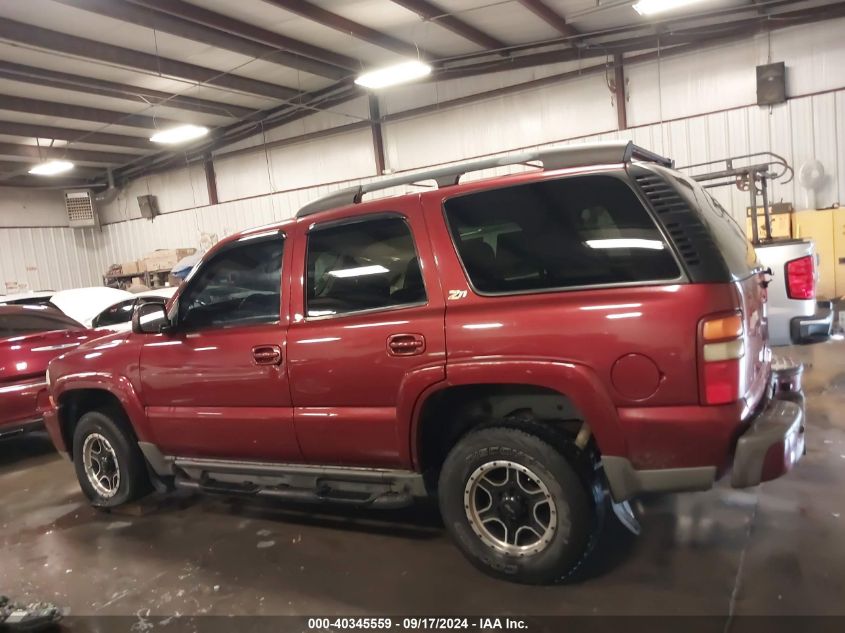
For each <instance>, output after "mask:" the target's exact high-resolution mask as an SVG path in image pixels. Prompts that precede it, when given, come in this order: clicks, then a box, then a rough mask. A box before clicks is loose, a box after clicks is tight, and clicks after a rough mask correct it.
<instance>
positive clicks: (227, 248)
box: [165, 230, 288, 333]
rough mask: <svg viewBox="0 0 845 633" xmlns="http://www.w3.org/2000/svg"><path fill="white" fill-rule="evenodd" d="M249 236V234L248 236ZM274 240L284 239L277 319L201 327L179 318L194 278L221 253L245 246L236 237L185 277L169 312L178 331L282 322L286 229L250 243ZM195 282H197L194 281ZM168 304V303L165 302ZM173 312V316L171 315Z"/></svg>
mask: <svg viewBox="0 0 845 633" xmlns="http://www.w3.org/2000/svg"><path fill="white" fill-rule="evenodd" d="M246 237H249V236H246ZM273 240H281V241H282V257H281V262H280V264H279V314H278V317H277V318H276V320H275V321H268V322H263V323H250V324H245V325H230V326H226V325H222V326H208V327H201V328H186V327H185V326H184V325H183V324H182V323H181V320H180V319H179V306H180V304H181V302H182V298H183V297H184V296H185V293H186V292H188V291H189V290H190V289H191V285H192V284H191V282H192V280H195V279H198V278H199V277H200V275H201V274H202V272H203V271H205V269H206V268H208V266H210V265H211V264H212V263H213V262H214V260H216V259H217V258H218V257H220V256H221V255H223V254H225V253H227V252H229V251H230V250H232V249H233V248H237V247H238V246H243V245H244V242H242V241H241V240H240V239H234V240H232V241H230V242H227V243H226V244H224V245H223V246H221V247H220V248H219V249H217V250H215V251H213V252H212V254H211V257H208V258H206V257H203V258H202V260H200V262H199V263H198V264H197V265H196V266H194V268H193V270H191V274H190V275H189V276H188V278H187V279H185V281H184V284H185V286H184V287H183V288H182V289H181V290H180V292H179V294H178V295H177V296H176V298H175V299H174V300H173V303H172V304H171V306H170V311H169V312H168V314H167V317H168V319H169V320H170V321H171V322H172V323H173V324H174V326H175V327H176V331H177V332H185V333H194V332H208V331H213V330H229V329H232V328H237V327H243V328H247V327H258V326H262V325H279V324H280V323H282V320H283V317H282V307H283V301H282V299H283V296H282V295H283V293H284V287H285V283H284V282H285V252H286V250H287V247H288V238H287V235H286V234H285V232H284V231H282V230H279V231H274V232H272V233H269V234H267V235H266V236H264V235H262V236H261V237H259V238H255V239H254V241H250V242H249V245H250V246H254V245H256V244H263V243H264V242H270V241H273ZM193 283H197V282H196V281H194V282H193ZM165 305H166V303H165ZM171 313H172V316H171Z"/></svg>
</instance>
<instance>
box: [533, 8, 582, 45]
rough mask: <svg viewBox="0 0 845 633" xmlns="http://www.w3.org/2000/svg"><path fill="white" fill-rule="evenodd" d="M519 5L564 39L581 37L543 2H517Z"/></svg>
mask: <svg viewBox="0 0 845 633" xmlns="http://www.w3.org/2000/svg"><path fill="white" fill-rule="evenodd" d="M519 3H520V4H521V5H522V6H524V7H525V8H526V9H528V10H529V11H531V12H532V13H533V14H534V15H536V16H537V17H538V18H540V19H541V20H543V21H544V22H545V23H546V24H548V25H549V26H551V27H552V28H554V29H555V30H556V31H557V32H558V33H560V34H561V35H563V36H565V37H578V36H579V35H581V33H580V32H579V31H578V29H576V28H575V27H574V26H572V25H571V24H568V23H567V22H566V19H565V18H564V17H563V16H562V15H560V14H558V12H557V11H555V10H554V9H552V8H551V7H550V6H549V5H547V4H546V3H545V2H543V0H519Z"/></svg>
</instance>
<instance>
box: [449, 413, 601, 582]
mask: <svg viewBox="0 0 845 633" xmlns="http://www.w3.org/2000/svg"><path fill="white" fill-rule="evenodd" d="M438 488H439V500H440V511H441V514H442V516H443V521H444V523H445V524H446V527H447V528H448V529H449V531H450V532H451V534H452V536H453V538H454V539H455V541H456V542H457V544H458V547H459V548H460V549H461V550H462V552H463V553H464V555H465V556H466V557H467V558H468V559H469V560H470V562H471V563H472V564H473V565H475V566H476V567H478V568H479V569H481V570H482V571H484V572H485V573H487V574H489V575H491V576H495V577H498V578H502V579H506V580H510V581H512V582H520V583H526V584H550V583H556V582H562V581H563V580H565V579H567V578H568V577H569V576H570V575H571V574H572V573H573V572H574V571H575V570H576V569H577V568H578V567H579V566H580V564H581V562H582V561H583V560H584V558H585V557H586V555H587V554H588V553H589V549H590V546H591V544H592V543H593V542H594V538H593V537H594V536H595V533H596V532H597V531H598V521H597V515H596V508H595V504H594V501H593V497H592V495H591V493H590V491H589V489H588V487H587V486H586V485H585V483H584V482H582V480H581V478H579V476H578V474H577V473H576V472H575V470H574V469H573V468H572V466H570V464H569V463H568V462H567V460H566V458H565V457H564V456H563V455H562V454H561V453H560V452H559V451H557V450H556V449H555V448H554V447H552V446H551V445H550V444H548V443H546V442H544V441H543V440H541V439H540V438H538V437H536V436H535V435H532V434H530V433H526V432H525V431H521V430H518V429H514V428H505V427H492V428H484V429H479V430H477V431H471V432H470V433H469V434H467V435H466V436H465V437H464V438H463V439H461V440H460V441H459V442H458V443H457V444H456V445H455V446H454V447H453V448H452V450H451V452H450V453H449V455H448V456H447V458H446V461H445V463H444V464H443V468H442V470H441V471H440V479H439V484H438Z"/></svg>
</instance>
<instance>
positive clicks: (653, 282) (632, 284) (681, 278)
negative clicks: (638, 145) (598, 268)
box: [440, 172, 688, 298]
mask: <svg viewBox="0 0 845 633" xmlns="http://www.w3.org/2000/svg"><path fill="white" fill-rule="evenodd" d="M594 176H609V177H611V178H616V179H617V180H620V181H622V183H623V184H624V185H625V186H626V187H628V189H629V190H630V191H631V193H633V194H634V197H635V198H636V199H637V201H638V202H639V203H640V206H642V208H643V210H644V211H645V212H646V214H647V215H648V217H649V219H651V221H652V222H653V223H654V226H655V228H656V229H657V230H658V232H659V233H660V236H661V237H662V238H663V241H664V243H665V244H666V246H667V250H668V251H669V253H670V254H671V255H672V259H673V260H674V261H675V264H676V265H677V267H678V271H679V272H680V274H679V275H678V276H677V277H674V278H672V279H649V280H646V281H620V282H610V283H605V284H579V285H573V286H554V287H549V288H527V289H525V290H502V291H493V292H488V291H484V290H479V289H478V288H476V287H475V283H473V281H472V277H471V276H470V274H469V271H467V269H466V265H465V264H464V259H463V257H461V253H460V251H459V250H458V244H457V242H456V241H455V233H454V231H452V224H451V222H450V221H449V215H448V213H447V212H446V203H447V202H448V201H449V200H455V199H457V198H462V197H464V196H470V195H473V194H476V193H482V192H487V191H498V190H500V189H509V188H511V187H518V186H527V185H531V184H535V183H538V182H549V181H557V180H569V179H572V178H591V177H594ZM440 211H441V213H442V214H443V221H444V222H445V223H446V232H447V233H448V234H449V240H450V241H451V242H452V248H453V249H454V251H455V257H456V258H457V260H458V264H459V265H460V267H461V270H462V271H463V273H464V279H466V282H467V286H469V289H470V290H472V292H473V294H475V295H477V296H479V297H491V298H492V297H511V296H520V295H539V294H550V293H559V292H579V291H581V290H603V289H606V288H637V287H641V286H672V285H676V284H681V283H686V282H687V281H688V277H687V274H686V269H685V268H684V266H683V264H682V263H681V261H680V260H679V258H678V253H677V252H676V250H675V245H674V243H673V242H672V240H671V239H670V238H669V235H667V233H666V231H665V229H664V227H663V225H662V224H661V223H660V222H659V221H658V219H657V217H655V214H654V211H653V210H652V209H651V205H650V204H648V203H647V201H645V200H643V198H642V197H641V196H640V192H639V191H637V190H636V189H635V188H634V187H633V186H632V184H631V182H629V180H628V178H627V173H625V172H622V174H620V173H619V172H616V173H614V172H601V173H587V174H585V173H578V174H567V175H565V176H560V177H557V178H548V179H543V180H532V181H529V182H521V183H518V184H516V185H501V186H498V187H489V188H484V189H474V190H472V191H467V192H464V193H459V194H456V195H453V196H448V197H445V198H443V200H442V201H441V203H440Z"/></svg>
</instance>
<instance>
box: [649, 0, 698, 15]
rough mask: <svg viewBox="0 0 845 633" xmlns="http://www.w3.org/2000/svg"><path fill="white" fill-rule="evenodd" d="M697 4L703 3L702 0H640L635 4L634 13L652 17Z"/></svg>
mask: <svg viewBox="0 0 845 633" xmlns="http://www.w3.org/2000/svg"><path fill="white" fill-rule="evenodd" d="M696 2H702V0H640V1H639V2H637V3H635V4H634V11H636V12H637V13H639V14H640V15H652V14H654V13H663V12H664V11H671V10H672V9H680V8H681V7H685V6H687V5H688V4H695V3H696Z"/></svg>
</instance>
